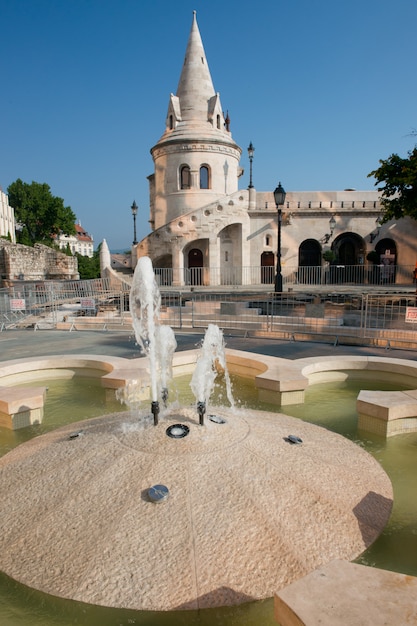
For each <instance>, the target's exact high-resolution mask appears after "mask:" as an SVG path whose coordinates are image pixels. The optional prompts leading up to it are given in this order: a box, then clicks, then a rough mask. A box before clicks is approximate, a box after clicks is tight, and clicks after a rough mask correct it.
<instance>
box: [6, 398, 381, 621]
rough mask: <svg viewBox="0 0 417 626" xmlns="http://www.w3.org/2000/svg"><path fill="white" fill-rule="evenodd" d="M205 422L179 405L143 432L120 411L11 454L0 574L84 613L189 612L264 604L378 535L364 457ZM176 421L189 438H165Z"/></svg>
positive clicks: (297, 425) (328, 443)
mask: <svg viewBox="0 0 417 626" xmlns="http://www.w3.org/2000/svg"><path fill="white" fill-rule="evenodd" d="M219 413H220V414H221V416H222V417H225V418H226V420H227V421H226V423H224V424H216V423H213V422H211V421H210V420H209V419H207V417H206V420H205V423H204V426H200V425H199V424H198V416H197V415H196V411H195V410H191V409H183V410H179V411H175V412H172V413H170V414H168V415H166V416H164V417H163V418H162V417H160V421H159V424H158V426H156V427H155V426H153V423H151V422H150V421H149V420H148V423H147V424H145V425H144V424H143V423H138V421H137V420H136V419H134V417H133V415H132V414H131V413H129V412H126V413H119V414H117V415H110V416H105V417H100V418H95V419H92V420H88V421H85V422H79V423H78V424H76V425H74V424H71V425H69V426H65V427H63V428H60V429H58V430H55V431H53V432H51V433H48V434H46V435H43V436H41V437H37V438H34V439H32V440H31V441H29V442H27V443H24V444H22V445H20V446H19V447H17V448H16V449H14V450H13V451H11V452H9V453H8V454H7V455H6V456H4V457H3V458H1V459H0V492H1V494H2V498H1V502H0V519H1V520H2V533H1V536H0V570H2V571H4V572H6V574H8V575H9V576H11V577H13V578H14V579H16V580H18V581H20V582H22V583H24V584H25V585H29V586H30V587H34V588H36V589H39V590H41V591H45V592H47V593H50V594H53V595H56V596H61V597H65V598H72V599H74V600H79V601H82V602H87V603H92V604H99V605H104V606H113V607H129V608H133V609H139V610H172V609H197V608H207V607H215V606H223V605H233V604H240V603H242V602H247V601H250V600H253V599H260V598H266V597H271V596H272V595H274V593H275V592H277V591H278V590H279V589H280V588H282V587H284V586H285V585H288V584H289V583H291V582H293V581H295V580H297V579H299V578H301V577H302V576H305V575H306V574H308V573H309V572H311V571H312V570H314V569H316V568H317V567H319V566H321V565H323V564H326V563H328V562H329V561H331V560H333V559H337V558H339V559H347V560H352V559H354V558H355V557H357V556H358V555H359V554H360V553H361V552H363V551H364V550H365V548H367V547H368V546H369V545H370V544H371V543H372V542H373V541H374V540H375V539H376V538H377V536H378V535H379V534H380V532H381V531H382V529H383V528H384V526H385V524H386V523H387V521H388V518H389V515H390V512H391V507H392V487H391V483H390V480H389V478H388V477H387V475H386V474H385V472H384V471H383V470H382V468H381V467H380V465H379V464H378V463H377V462H376V461H375V460H374V459H373V458H372V457H371V456H370V455H369V454H368V453H367V452H365V451H364V450H363V449H362V448H360V447H359V446H357V445H355V444H353V443H352V442H350V441H348V440H347V439H345V438H343V437H341V436H340V435H337V434H334V433H332V432H330V431H327V430H325V429H323V428H320V427H318V426H314V425H311V424H308V423H306V422H302V421H300V420H297V419H295V418H292V417H288V416H286V415H283V414H277V413H264V412H260V411H247V412H245V411H239V412H235V411H232V410H231V409H222V410H221V411H219ZM151 417H152V416H151ZM178 423H182V424H186V425H187V426H188V427H189V429H190V432H189V434H188V435H187V436H186V437H184V438H182V439H172V438H170V437H168V436H167V434H166V430H167V427H169V426H170V425H171V424H178ZM75 433H79V435H78V436H74V434H75ZM291 434H292V435H296V436H298V437H300V438H301V439H302V443H301V444H291V443H290V442H289V441H288V440H287V437H288V435H291ZM154 485H164V486H166V487H167V488H168V490H169V496H168V497H167V499H166V500H165V501H163V502H158V503H155V502H152V500H151V499H150V498H149V495H148V490H149V488H150V487H152V486H154Z"/></svg>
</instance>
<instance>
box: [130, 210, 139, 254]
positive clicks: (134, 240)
mask: <svg viewBox="0 0 417 626" xmlns="http://www.w3.org/2000/svg"><path fill="white" fill-rule="evenodd" d="M130 208H131V209H132V215H133V245H134V246H135V245H136V244H137V243H138V242H137V241H136V215H137V213H138V205H137V204H136V202H135V201H134V200H133V204H132V206H131V207H130Z"/></svg>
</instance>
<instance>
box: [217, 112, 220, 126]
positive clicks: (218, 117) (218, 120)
mask: <svg viewBox="0 0 417 626" xmlns="http://www.w3.org/2000/svg"><path fill="white" fill-rule="evenodd" d="M217 128H219V129H220V115H217Z"/></svg>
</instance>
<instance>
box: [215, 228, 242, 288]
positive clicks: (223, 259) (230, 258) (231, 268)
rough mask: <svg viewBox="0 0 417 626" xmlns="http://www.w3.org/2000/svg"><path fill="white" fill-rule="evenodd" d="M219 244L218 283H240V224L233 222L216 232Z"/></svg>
mask: <svg viewBox="0 0 417 626" xmlns="http://www.w3.org/2000/svg"><path fill="white" fill-rule="evenodd" d="M218 240H219V245H220V259H219V260H220V284H222V285H240V284H241V283H242V263H243V260H242V224H239V223H233V224H229V225H228V226H225V227H224V228H222V230H220V231H219V233H218Z"/></svg>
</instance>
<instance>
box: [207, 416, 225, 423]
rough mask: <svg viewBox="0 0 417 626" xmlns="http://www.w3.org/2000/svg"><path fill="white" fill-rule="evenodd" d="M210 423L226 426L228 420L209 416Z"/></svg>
mask: <svg viewBox="0 0 417 626" xmlns="http://www.w3.org/2000/svg"><path fill="white" fill-rule="evenodd" d="M208 418H209V420H210V422H214V423H215V424H226V420H225V419H224V418H223V417H220V415H209V416H208Z"/></svg>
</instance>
